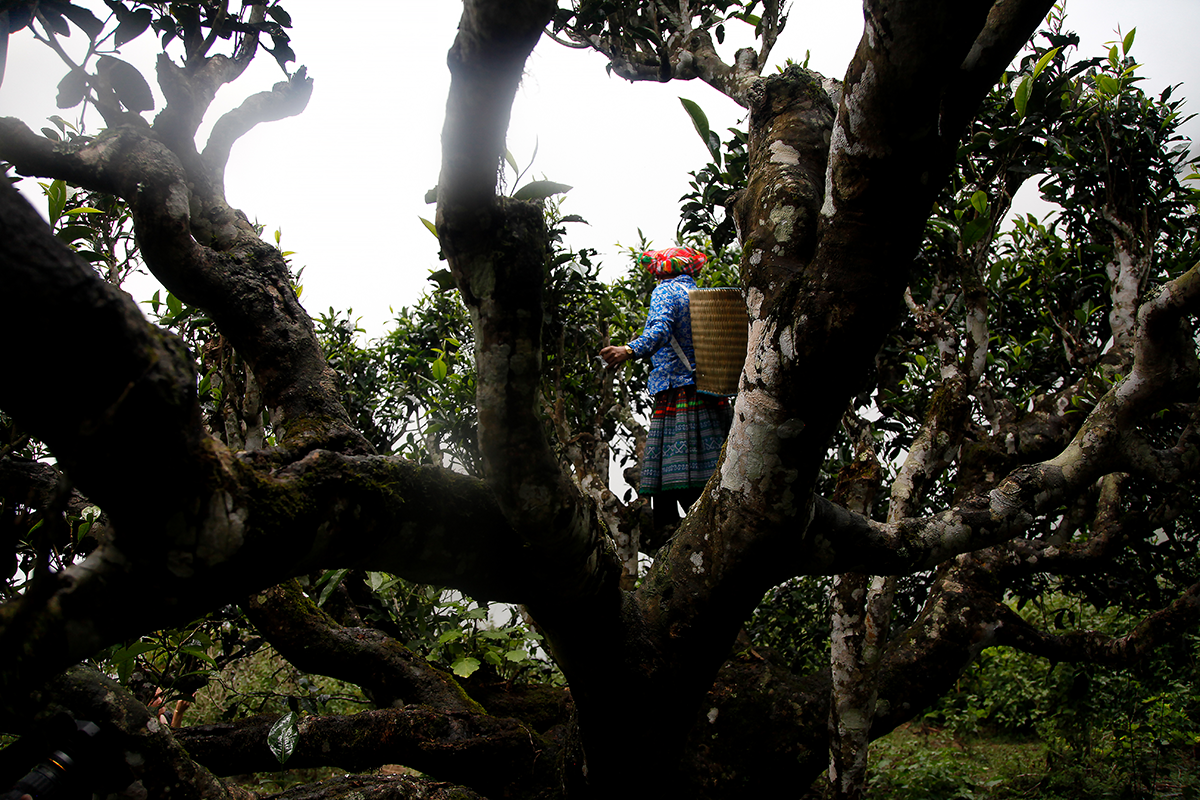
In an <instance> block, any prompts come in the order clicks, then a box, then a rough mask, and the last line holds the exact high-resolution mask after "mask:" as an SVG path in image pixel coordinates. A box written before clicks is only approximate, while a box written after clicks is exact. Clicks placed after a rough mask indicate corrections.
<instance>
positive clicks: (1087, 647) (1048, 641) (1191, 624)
mask: <svg viewBox="0 0 1200 800" xmlns="http://www.w3.org/2000/svg"><path fill="white" fill-rule="evenodd" d="M1000 608H1001V617H1000V620H1001V627H1000V630H999V631H998V633H997V640H998V643H999V644H1005V645H1009V646H1010V647H1015V648H1017V649H1018V650H1022V651H1024V652H1026V653H1031V654H1033V655H1035V656H1041V657H1043V658H1048V659H1050V660H1051V661H1084V662H1087V663H1089V664H1103V665H1106V666H1110V667H1125V666H1129V665H1131V664H1133V663H1135V662H1137V661H1138V660H1140V659H1142V658H1144V657H1145V656H1146V655H1147V654H1149V653H1151V652H1153V651H1154V650H1155V649H1156V648H1158V647H1159V646H1160V645H1162V644H1163V643H1164V642H1168V641H1173V640H1175V639H1178V638H1179V636H1180V635H1181V634H1183V633H1185V632H1187V631H1191V630H1195V628H1196V626H1197V624H1200V584H1193V585H1192V586H1189V587H1188V589H1187V591H1185V592H1184V593H1183V594H1182V595H1181V596H1180V597H1179V598H1178V599H1177V600H1175V602H1173V603H1171V605H1169V606H1168V607H1166V608H1164V609H1162V610H1160V611H1156V612H1154V613H1153V614H1151V615H1150V616H1148V617H1146V618H1145V619H1143V620H1142V621H1141V622H1139V623H1138V624H1137V626H1135V627H1134V629H1133V630H1132V631H1130V632H1129V633H1127V634H1125V635H1124V636H1108V635H1106V634H1102V633H1099V632H1097V631H1075V632H1072V633H1065V634H1059V635H1054V634H1049V633H1046V632H1044V631H1039V630H1037V629H1036V628H1034V627H1033V626H1032V625H1030V624H1029V623H1028V622H1026V621H1025V620H1024V619H1022V618H1021V616H1020V615H1019V614H1017V613H1016V612H1015V611H1013V610H1012V609H1010V608H1008V607H1007V606H1001V607H1000Z"/></svg>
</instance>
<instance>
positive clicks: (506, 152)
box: [504, 147, 521, 175]
mask: <svg viewBox="0 0 1200 800" xmlns="http://www.w3.org/2000/svg"><path fill="white" fill-rule="evenodd" d="M504 160H505V161H507V162H508V165H509V166H510V167H512V171H513V174H514V175H520V174H521V168H520V167H518V166H517V159H516V158H514V157H513V154H512V151H511V150H509V149H508V148H507V147H506V148H504Z"/></svg>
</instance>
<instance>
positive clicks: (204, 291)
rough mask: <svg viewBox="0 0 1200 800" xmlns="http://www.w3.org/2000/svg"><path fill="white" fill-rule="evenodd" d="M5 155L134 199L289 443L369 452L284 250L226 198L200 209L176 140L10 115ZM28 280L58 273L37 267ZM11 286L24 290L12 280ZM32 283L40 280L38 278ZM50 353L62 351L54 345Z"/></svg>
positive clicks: (171, 266)
mask: <svg viewBox="0 0 1200 800" xmlns="http://www.w3.org/2000/svg"><path fill="white" fill-rule="evenodd" d="M0 157H3V158H7V159H9V160H11V161H12V162H13V163H14V164H15V165H16V166H17V168H18V169H20V170H21V171H23V172H25V173H28V174H36V175H47V176H51V177H57V178H63V179H65V180H67V181H70V182H72V183H75V184H78V185H80V186H84V187H86V188H89V189H93V190H96V191H101V192H107V193H110V194H115V195H116V196H118V197H121V198H123V199H125V200H126V201H127V202H128V203H129V205H130V209H131V211H132V213H133V217H134V222H135V225H136V229H137V233H138V244H139V246H140V248H141V252H142V255H143V256H144V257H145V259H146V263H147V265H148V266H149V267H150V269H151V270H152V271H153V272H154V274H155V276H156V277H158V278H159V280H161V281H162V282H163V285H165V286H166V287H167V288H168V289H170V290H171V291H172V292H174V293H175V294H176V295H177V296H178V297H180V298H181V299H182V300H184V301H186V302H188V303H191V304H193V305H197V306H199V307H201V308H204V309H205V310H206V311H208V312H209V313H210V314H211V316H212V318H213V319H214V321H216V323H217V325H218V326H219V327H220V328H221V331H222V333H223V334H225V335H226V336H228V337H229V339H230V340H231V341H232V342H233V343H234V344H235V346H236V347H237V348H238V351H239V352H240V353H241V354H242V356H243V357H245V358H246V360H247V361H248V362H249V364H250V365H251V368H252V369H253V371H254V374H255V377H256V378H257V379H258V381H259V383H260V385H261V386H262V388H263V392H264V397H265V401H266V403H267V404H268V405H269V406H270V407H271V408H272V409H273V410H274V411H275V413H276V414H277V415H278V418H277V420H276V426H277V428H278V435H279V440H280V442H281V444H283V445H285V446H289V447H295V448H298V449H304V448H311V447H314V446H317V445H319V444H324V445H327V446H328V445H331V444H332V445H339V446H342V445H344V446H346V447H348V448H349V449H351V450H356V451H358V452H370V450H371V447H370V445H369V444H368V443H367V442H366V440H365V439H363V437H362V436H361V434H359V433H358V432H357V431H355V430H353V428H352V427H351V425H350V421H349V417H348V415H347V414H346V412H345V409H343V408H342V406H341V404H340V402H339V401H338V399H337V391H336V375H335V373H334V372H333V370H331V369H330V368H329V366H328V364H326V363H325V359H324V356H323V354H322V353H321V348H320V345H319V343H318V342H317V339H316V332H315V330H314V328H313V324H312V320H311V319H310V318H309V316H308V314H307V313H306V312H305V311H304V309H303V307H301V305H300V302H299V300H298V299H297V297H296V294H295V291H294V290H293V289H292V285H291V276H290V274H289V273H288V269H287V264H286V262H285V261H284V259H283V256H282V254H281V253H280V252H279V251H278V250H277V249H276V248H274V247H272V246H270V245H269V244H267V243H266V242H263V241H262V240H261V239H259V238H258V235H257V234H256V233H255V232H254V230H253V228H252V227H251V226H250V224H249V222H247V221H246V219H245V217H243V216H240V215H239V214H235V213H234V212H233V211H232V209H229V208H228V206H225V205H224V203H223V202H220V203H217V204H210V205H209V209H210V213H209V214H207V215H206V216H201V217H194V216H193V215H192V213H191V198H192V195H191V190H190V188H189V181H190V180H191V176H190V175H189V174H188V173H187V172H186V170H185V169H184V168H183V165H182V164H181V162H180V161H179V159H178V158H177V157H176V156H175V154H174V153H173V152H172V151H171V150H169V149H168V148H166V147H165V146H163V145H162V144H161V143H160V142H158V141H157V140H155V139H154V138H152V137H151V136H148V135H147V134H146V133H145V132H144V131H142V130H140V129H135V128H129V127H126V128H119V129H116V130H109V131H105V132H104V133H103V134H101V135H100V136H99V137H97V138H96V139H94V140H92V141H90V142H87V143H85V144H81V145H78V146H62V145H56V143H54V142H51V141H50V140H48V139H44V138H42V137H40V136H36V135H35V134H33V133H32V132H31V131H30V130H29V129H28V128H27V127H25V125H24V124H23V123H21V122H20V121H18V120H15V119H12V118H7V119H2V120H0ZM29 213H35V212H33V211H32V210H30V212H29ZM26 220H27V223H26V227H28V228H30V229H31V230H32V229H33V228H36V227H40V228H41V229H42V231H43V232H44V236H45V237H47V239H48V240H50V241H54V240H53V237H52V236H51V234H50V232H49V230H48V229H46V227H45V224H44V223H42V222H41V221H40V219H38V221H37V223H36V225H35V223H34V222H32V221H31V220H30V218H29V217H28V216H27V217H26ZM14 222H15V218H14ZM29 235H32V233H31V234H29ZM197 237H200V238H202V239H203V241H204V242H206V243H209V244H211V247H209V246H205V245H202V244H201V243H200V242H198V241H197ZM89 272H90V270H89ZM93 279H94V280H97V281H98V279H96V278H95V276H93ZM29 280H30V281H31V282H44V281H48V280H50V278H49V277H48V276H46V277H43V275H42V274H41V272H40V271H35V272H33V273H29ZM10 291H12V292H16V293H20V292H23V291H26V288H25V286H23V285H10ZM29 291H30V292H34V291H40V290H39V289H36V288H35V287H32V286H30V287H29ZM31 296H32V295H31ZM58 302H59V303H60V304H63V303H65V304H66V305H65V306H63V307H64V310H65V308H67V307H69V306H70V304H71V302H72V300H71V298H70V296H67V297H66V298H60V299H59V300H58ZM129 305H130V306H131V307H132V305H133V304H132V303H131V302H130V303H129ZM139 316H140V314H139ZM140 324H141V325H143V326H144V325H145V323H144V322H141V323H140ZM90 338H93V339H94V338H95V335H93V336H92V337H90ZM48 352H49V353H50V357H51V358H53V357H55V354H56V351H55V350H49V351H48Z"/></svg>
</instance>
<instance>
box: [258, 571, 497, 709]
mask: <svg viewBox="0 0 1200 800" xmlns="http://www.w3.org/2000/svg"><path fill="white" fill-rule="evenodd" d="M244 608H245V610H246V615H247V616H248V617H249V618H250V621H251V622H252V623H254V627H256V628H257V629H258V631H259V633H261V634H262V635H263V638H265V639H266V640H267V641H268V642H270V643H271V645H272V646H273V647H274V648H275V649H276V650H277V651H278V652H279V654H280V655H282V656H283V657H284V658H286V659H287V660H288V661H290V662H291V663H292V664H294V665H295V666H296V667H297V668H299V669H301V670H304V671H305V672H312V673H316V674H318V675H327V676H330V677H334V678H338V679H339V680H344V681H349V682H351V683H353V684H355V685H357V686H359V687H361V688H362V689H363V691H364V692H366V693H367V695H368V696H369V697H370V698H371V699H372V701H373V702H374V703H375V704H376V705H378V706H382V707H386V706H393V707H396V708H403V707H404V706H406V705H411V704H415V703H416V704H421V705H426V706H429V707H430V708H432V709H434V710H437V711H447V712H456V713H465V712H470V713H482V712H483V709H482V708H480V706H479V704H478V703H476V702H474V701H473V700H471V699H470V698H469V697H468V696H467V694H466V692H464V691H463V689H462V687H460V686H459V685H458V684H457V683H455V681H454V679H453V678H451V677H450V676H449V675H447V674H445V673H443V672H441V671H440V670H437V669H435V668H434V667H433V666H432V665H431V664H430V663H429V662H428V661H426V660H425V659H424V658H421V657H420V656H417V655H415V654H414V653H413V652H412V651H411V650H409V649H408V648H407V647H405V646H404V645H402V644H400V643H399V642H397V641H396V640H394V639H392V638H391V637H389V636H387V635H386V634H385V633H383V632H382V631H380V630H378V629H376V628H346V627H343V626H341V625H338V624H337V623H336V622H335V621H334V620H333V619H332V618H331V617H330V616H329V615H328V614H326V613H325V612H324V611H322V610H321V609H319V608H317V606H316V604H315V603H313V602H312V601H311V600H309V599H308V598H307V597H305V596H304V592H303V591H301V589H300V586H299V585H298V584H297V583H296V582H295V581H288V582H287V583H283V584H280V585H279V586H276V587H273V588H271V589H268V590H266V591H265V592H262V593H261V594H258V595H255V596H254V597H251V598H250V600H249V601H248V602H247V603H245V604H244Z"/></svg>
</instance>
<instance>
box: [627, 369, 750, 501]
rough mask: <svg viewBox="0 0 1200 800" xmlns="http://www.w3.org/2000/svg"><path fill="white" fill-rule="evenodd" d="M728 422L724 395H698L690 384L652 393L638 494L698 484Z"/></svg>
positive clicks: (730, 416)
mask: <svg viewBox="0 0 1200 800" xmlns="http://www.w3.org/2000/svg"><path fill="white" fill-rule="evenodd" d="M732 420H733V409H732V408H731V407H730V405H729V400H728V399H727V398H724V397H716V396H713V395H708V394H698V393H697V392H696V387H695V386H694V385H693V386H681V387H679V388H678V389H667V390H666V391H664V392H659V393H658V394H656V395H654V414H653V416H652V417H651V419H650V432H649V434H647V436H646V449H645V451H644V452H643V453H642V483H641V486H640V487H639V488H638V494H643V495H653V494H658V493H659V492H665V491H670V490H671V489H699V488H703V486H704V484H706V483H708V479H709V477H711V476H712V473H713V470H714V469H715V468H716V466H717V458H718V457H719V456H720V455H721V445H722V444H724V443H725V436H726V435H727V434H728V433H729V424H730V422H731V421H732Z"/></svg>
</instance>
